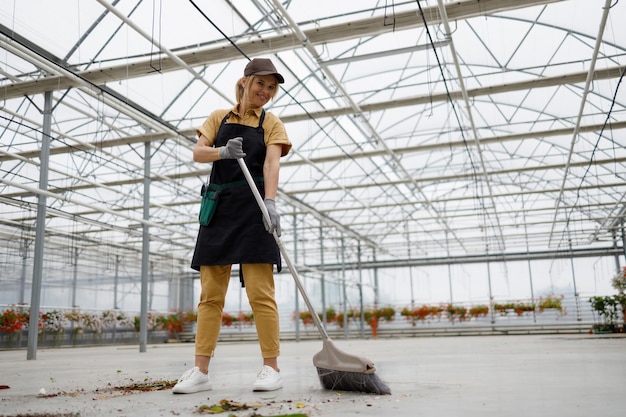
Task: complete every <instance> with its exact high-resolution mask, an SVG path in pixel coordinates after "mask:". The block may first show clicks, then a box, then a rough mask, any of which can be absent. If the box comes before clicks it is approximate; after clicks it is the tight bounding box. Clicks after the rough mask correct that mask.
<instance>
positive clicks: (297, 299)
mask: <svg viewBox="0 0 626 417" xmlns="http://www.w3.org/2000/svg"><path fill="white" fill-rule="evenodd" d="M292 219H293V262H294V263H295V264H296V265H297V264H298V229H297V228H296V213H295V207H294V213H293V217H292ZM294 291H295V292H296V294H295V297H294V309H295V326H296V342H299V341H300V292H299V291H298V286H297V285H296V286H295V288H294Z"/></svg>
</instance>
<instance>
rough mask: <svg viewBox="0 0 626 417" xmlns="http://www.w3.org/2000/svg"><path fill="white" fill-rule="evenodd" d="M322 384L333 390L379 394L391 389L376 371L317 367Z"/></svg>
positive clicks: (389, 391) (388, 392) (386, 392)
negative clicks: (352, 370)
mask: <svg viewBox="0 0 626 417" xmlns="http://www.w3.org/2000/svg"><path fill="white" fill-rule="evenodd" d="M317 374H318V375H319V377H320V382H321V384H322V386H323V387H324V388H326V389H328V390H333V391H356V392H365V393H369V394H377V395H389V394H391V389H390V388H389V387H388V386H387V384H385V383H384V382H383V381H382V380H381V379H380V378H379V377H378V376H377V375H376V374H375V373H372V374H364V373H361V372H345V371H336V370H334V369H325V368H317Z"/></svg>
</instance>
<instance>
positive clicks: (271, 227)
mask: <svg viewBox="0 0 626 417" xmlns="http://www.w3.org/2000/svg"><path fill="white" fill-rule="evenodd" d="M263 202H264V203H265V207H266V208H267V212H268V213H269V215H270V224H267V220H265V216H263V224H264V225H265V230H267V232H268V233H274V231H275V232H276V235H277V236H280V215H279V214H278V211H276V202H275V201H274V200H272V199H269V198H266V199H265V200H263Z"/></svg>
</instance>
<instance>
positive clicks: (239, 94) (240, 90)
mask: <svg viewBox="0 0 626 417" xmlns="http://www.w3.org/2000/svg"><path fill="white" fill-rule="evenodd" d="M254 77H255V75H254V74H252V75H248V76H247V77H246V76H243V77H241V78H240V79H238V80H237V84H235V98H236V99H237V103H241V100H242V99H243V97H244V96H245V94H246V92H247V91H248V86H249V85H251V84H252V81H254ZM243 80H246V85H245V87H244V85H243ZM279 88H280V87H279V84H278V83H276V90H274V93H273V94H272V100H274V97H276V93H278V89H279Z"/></svg>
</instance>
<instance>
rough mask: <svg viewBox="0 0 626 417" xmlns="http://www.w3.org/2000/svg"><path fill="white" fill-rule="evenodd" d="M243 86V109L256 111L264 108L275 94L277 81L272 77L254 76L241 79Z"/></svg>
mask: <svg viewBox="0 0 626 417" xmlns="http://www.w3.org/2000/svg"><path fill="white" fill-rule="evenodd" d="M242 83H243V85H244V96H243V100H242V103H241V104H242V105H243V107H244V108H245V109H246V110H248V109H257V108H260V107H263V106H265V105H266V104H267V103H268V102H269V101H270V100H271V99H272V98H273V97H274V95H275V94H276V91H277V90H278V81H277V80H276V77H274V76H273V75H254V76H251V77H248V78H244V79H242Z"/></svg>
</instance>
